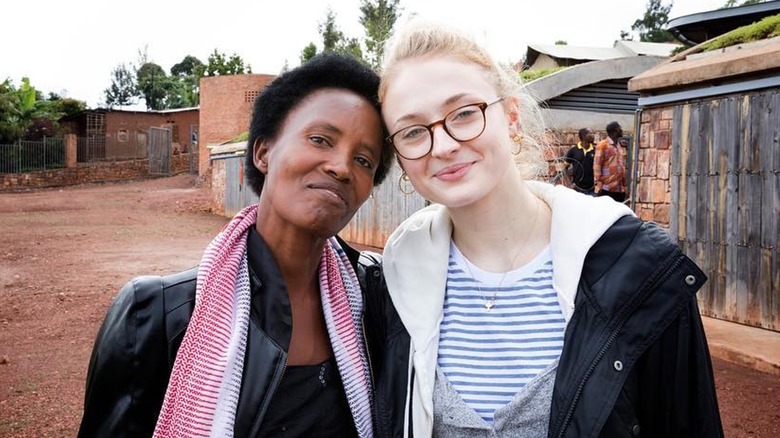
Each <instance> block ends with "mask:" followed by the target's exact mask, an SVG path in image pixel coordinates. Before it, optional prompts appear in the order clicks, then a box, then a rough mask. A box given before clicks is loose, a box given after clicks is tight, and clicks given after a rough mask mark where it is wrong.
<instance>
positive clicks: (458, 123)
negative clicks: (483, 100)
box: [444, 105, 485, 141]
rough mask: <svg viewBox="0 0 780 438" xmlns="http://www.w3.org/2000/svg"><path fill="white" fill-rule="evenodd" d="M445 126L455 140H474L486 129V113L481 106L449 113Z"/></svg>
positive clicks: (467, 107) (466, 107) (471, 106)
mask: <svg viewBox="0 0 780 438" xmlns="http://www.w3.org/2000/svg"><path fill="white" fill-rule="evenodd" d="M444 124H445V125H446V126H447V131H449V133H450V135H451V136H452V138H454V139H455V140H458V141H469V140H473V139H475V138H477V137H478V136H479V135H480V134H482V130H483V129H485V113H484V112H483V110H482V107H480V106H479V105H468V106H464V107H462V108H458V109H456V110H455V111H453V112H451V113H449V114H448V115H447V118H446V119H444Z"/></svg>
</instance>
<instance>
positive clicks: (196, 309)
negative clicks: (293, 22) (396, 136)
mask: <svg viewBox="0 0 780 438" xmlns="http://www.w3.org/2000/svg"><path fill="white" fill-rule="evenodd" d="M378 84H379V78H378V76H377V75H376V73H374V72H373V71H372V70H371V69H370V68H368V67H366V66H364V65H363V64H361V63H360V62H358V61H356V60H355V59H353V58H351V57H347V56H343V55H336V54H321V55H318V56H316V57H314V58H313V59H311V60H310V61H308V62H307V63H305V64H303V65H301V66H300V67H297V68H295V69H293V70H290V71H289V72H287V73H284V74H282V75H280V76H278V77H277V78H275V79H274V80H273V81H272V82H271V83H270V84H269V85H268V86H267V87H266V88H265V90H263V92H262V93H261V94H260V96H259V97H258V98H257V100H256V101H255V104H254V110H253V115H252V120H251V124H250V127H249V140H248V143H247V146H248V147H247V152H246V163H245V168H246V176H247V180H248V182H249V185H250V186H251V188H252V190H253V191H254V192H255V193H257V194H258V195H259V201H258V203H257V204H256V205H251V206H248V207H246V208H244V209H243V210H242V211H241V212H239V213H238V214H236V215H235V216H234V217H233V219H232V220H231V221H230V222H229V223H228V224H227V225H226V226H225V227H224V228H223V230H222V231H221V232H220V233H219V234H218V235H217V236H216V237H215V238H214V240H213V241H212V242H211V244H210V245H209V246H208V247H207V249H206V251H205V252H204V256H203V258H202V260H201V262H200V264H199V265H198V266H197V267H195V268H192V269H190V270H188V271H185V272H181V273H178V274H174V275H169V276H164V277H153V276H145V277H137V278H134V279H132V280H131V281H130V282H128V283H127V284H126V285H125V286H124V287H123V288H122V289H121V291H120V292H119V295H118V296H117V297H116V299H115V300H114V302H113V303H112V304H111V306H110V308H109V309H108V312H107V315H106V317H105V319H104V321H103V324H102V326H101V328H100V331H99V332H98V335H97V339H96V341H95V345H94V348H93V351H92V356H91V359H90V363H89V369H88V375H87V382H86V394H85V400H84V413H83V417H82V421H81V427H80V430H79V437H81V438H88V437H112V438H116V437H148V436H155V437H200V436H212V437H213V436H218V437H233V436H235V437H268V436H280V435H283V436H289V437H310V436H322V437H372V436H373V428H374V426H373V418H372V417H373V410H374V408H373V395H372V391H373V388H372V376H371V372H370V364H369V360H368V356H369V355H368V352H367V349H368V345H366V342H364V340H365V339H367V338H368V337H371V333H370V330H371V329H370V327H369V326H368V325H367V324H366V323H365V321H363V312H364V309H363V303H364V301H365V299H364V297H363V294H362V288H361V285H360V283H361V282H363V281H364V278H363V276H364V274H365V270H364V265H362V264H360V263H358V260H359V258H360V257H362V256H361V254H359V253H358V252H357V251H356V250H354V249H352V248H350V247H349V246H348V245H347V244H346V243H345V242H344V241H342V240H340V239H338V238H336V237H335V235H336V233H338V232H339V231H340V230H341V229H342V228H343V227H344V226H345V225H346V224H347V223H348V222H349V221H350V219H351V218H352V217H353V215H354V214H355V213H356V211H357V209H358V208H359V207H360V206H361V204H363V202H364V201H366V199H367V198H368V196H369V194H370V193H371V190H372V188H373V186H375V185H378V184H379V183H381V182H382V180H383V179H384V177H385V175H386V174H387V171H388V168H389V165H390V163H391V159H392V151H391V149H390V148H389V146H387V145H386V143H385V142H384V141H383V138H384V137H385V136H386V132H385V130H384V127H383V125H382V122H381V118H380V110H379V105H378V101H377V87H378ZM368 264H370V263H367V264H366V265H368Z"/></svg>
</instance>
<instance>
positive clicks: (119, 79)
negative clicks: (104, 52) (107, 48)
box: [103, 64, 139, 108]
mask: <svg viewBox="0 0 780 438" xmlns="http://www.w3.org/2000/svg"><path fill="white" fill-rule="evenodd" d="M111 76H112V78H111V85H109V86H108V88H106V89H105V90H104V91H103V94H104V96H105V103H106V105H107V106H108V107H109V108H110V107H113V106H114V105H117V106H119V107H123V106H128V105H134V104H135V103H136V102H137V101H138V97H139V90H138V88H137V87H136V78H135V75H134V74H133V72H131V71H130V69H129V68H127V66H126V65H125V64H119V65H118V66H117V67H116V68H115V69H114V70H113V71H112V72H111Z"/></svg>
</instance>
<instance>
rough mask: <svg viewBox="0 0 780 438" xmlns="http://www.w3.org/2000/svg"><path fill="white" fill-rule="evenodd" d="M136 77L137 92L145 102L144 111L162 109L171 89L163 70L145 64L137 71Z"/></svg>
mask: <svg viewBox="0 0 780 438" xmlns="http://www.w3.org/2000/svg"><path fill="white" fill-rule="evenodd" d="M136 76H137V78H138V91H139V92H140V93H141V95H142V96H143V97H144V100H146V109H149V110H160V109H164V108H165V101H166V97H167V95H168V90H169V89H170V88H171V82H170V80H169V79H168V76H167V75H166V74H165V70H163V68H162V67H160V66H159V65H157V64H155V63H153V62H147V63H145V64H143V65H142V66H141V67H140V68H139V69H138V73H136Z"/></svg>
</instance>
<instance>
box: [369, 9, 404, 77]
mask: <svg viewBox="0 0 780 438" xmlns="http://www.w3.org/2000/svg"><path fill="white" fill-rule="evenodd" d="M399 2H400V0H361V2H360V13H361V16H360V24H361V25H363V29H365V33H366V36H365V39H364V40H363V42H364V43H365V46H366V61H368V63H369V65H371V66H372V67H374V68H378V67H379V65H380V63H381V62H382V56H383V55H384V43H385V41H386V40H387V39H388V38H389V37H390V33H391V32H392V30H393V26H395V22H396V20H397V19H398V15H400V13H401V10H402V8H401V6H400V5H399Z"/></svg>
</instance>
